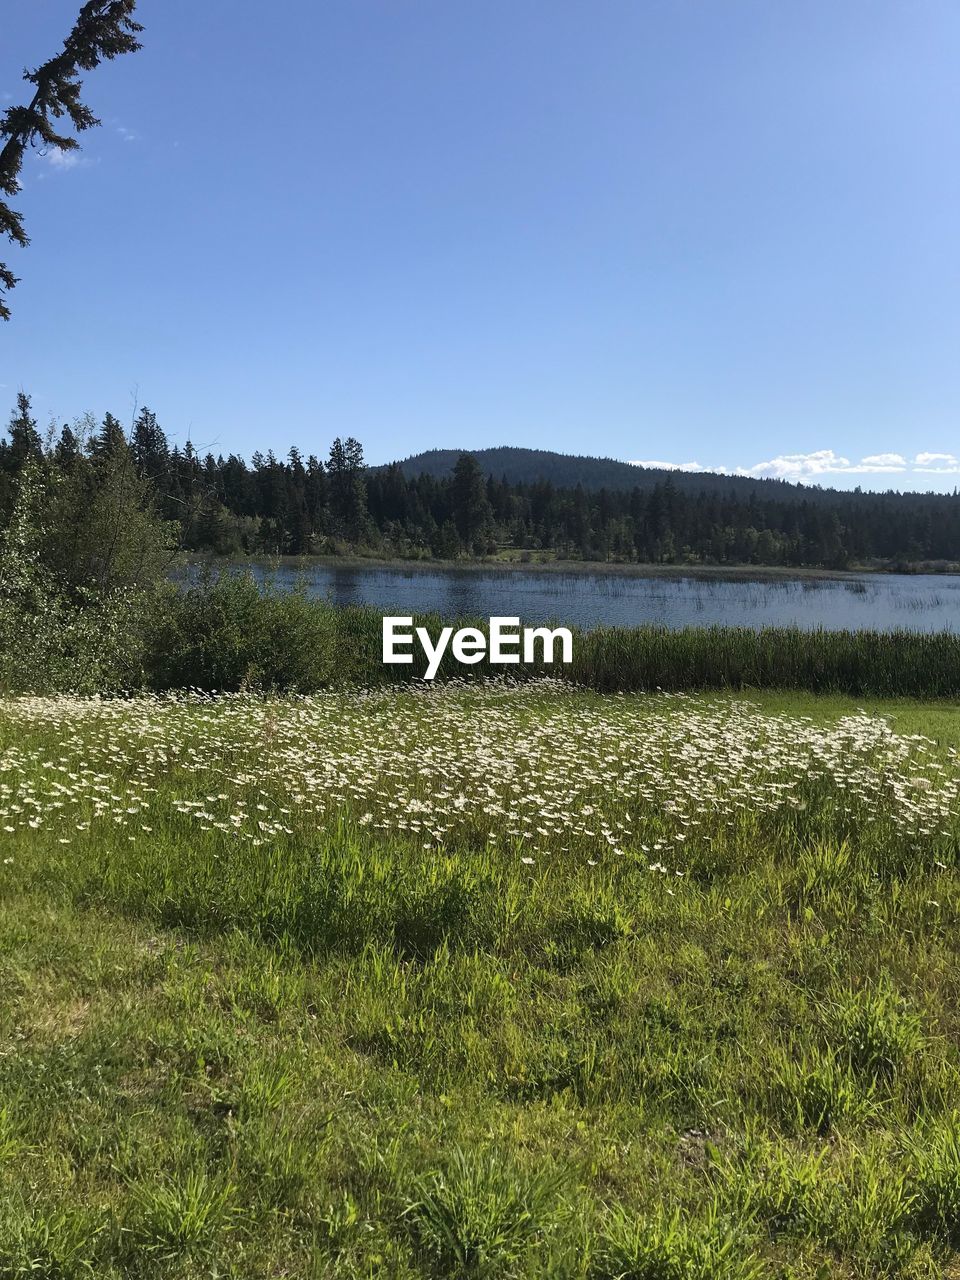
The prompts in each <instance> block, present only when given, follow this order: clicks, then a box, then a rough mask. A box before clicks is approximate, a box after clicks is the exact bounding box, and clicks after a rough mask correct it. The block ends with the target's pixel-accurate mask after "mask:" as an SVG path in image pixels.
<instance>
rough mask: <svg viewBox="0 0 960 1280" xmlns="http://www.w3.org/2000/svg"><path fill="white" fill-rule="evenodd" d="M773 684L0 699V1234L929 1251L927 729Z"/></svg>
mask: <svg viewBox="0 0 960 1280" xmlns="http://www.w3.org/2000/svg"><path fill="white" fill-rule="evenodd" d="M776 705H777V704H776V702H774V703H773V704H772V705H770V706H754V705H752V704H751V703H750V702H744V701H742V700H740V699H737V698H733V697H730V696H725V697H720V698H716V697H704V696H702V695H699V696H690V697H688V696H680V697H678V696H666V695H659V696H653V697H650V696H628V697H625V698H613V699H611V698H600V697H598V696H596V695H593V694H589V693H584V692H578V691H576V690H573V689H571V688H570V687H569V686H565V685H558V684H554V683H550V684H546V685H545V684H542V683H540V684H530V685H527V686H525V687H523V688H511V687H505V686H496V685H491V684H489V683H488V684H485V685H481V686H477V687H475V688H473V687H457V686H455V685H452V684H447V685H445V686H439V685H438V686H435V687H434V688H433V689H431V690H427V691H424V690H421V691H419V692H413V691H406V690H402V689H385V690H381V691H379V692H368V693H365V694H363V693H358V692H349V691H347V692H343V693H330V694H324V695H320V696H318V697H313V698H287V699H284V698H280V699H277V698H260V697H256V696H252V695H243V696H239V697H233V698H222V699H210V698H205V697H198V696H193V697H179V698H156V697H152V698H140V699H135V700H132V701H125V700H114V701H99V702H98V701H92V702H91V701H89V700H85V699H74V698H67V697H54V698H46V699H37V698H26V699H18V700H8V701H6V702H3V703H0V842H2V847H0V852H2V855H3V856H2V858H0V882H2V886H3V893H2V896H0V940H2V951H3V955H4V961H3V965H2V968H0V973H2V981H3V985H4V991H5V999H4V1001H3V1002H2V1008H0V1034H2V1041H3V1046H4V1052H3V1055H2V1057H0V1116H2V1160H0V1186H2V1189H3V1194H2V1203H3V1210H2V1213H0V1269H2V1270H3V1272H4V1274H8V1275H11V1276H19V1275H24V1276H25V1275H27V1274H39V1275H46V1276H58V1277H70V1278H72V1277H77V1278H79V1277H81V1276H86V1275H91V1274H94V1275H97V1276H105V1277H109V1276H116V1277H119V1276H121V1275H129V1274H131V1270H136V1273H137V1274H138V1275H145V1276H151V1275H153V1276H158V1277H160V1276H164V1277H166V1276H170V1277H188V1276H189V1277H192V1276H199V1275H209V1276H213V1275H232V1276H236V1277H254V1276H262V1275H267V1274H269V1275H280V1274H283V1275H288V1276H291V1277H319V1276H330V1277H333V1276H336V1277H347V1278H349V1277H358V1278H359V1277H370V1276H373V1275H391V1276H395V1277H398V1278H400V1280H404V1278H409V1280H414V1278H415V1277H424V1278H426V1277H451V1278H453V1277H464V1276H485V1277H490V1278H491V1280H494V1278H495V1280H509V1278H510V1277H530V1278H531V1280H532V1278H533V1277H537V1276H544V1275H550V1276H556V1277H560V1278H561V1280H564V1278H570V1280H575V1278H576V1280H615V1278H616V1280H625V1278H628V1277H629V1278H631V1280H753V1278H754V1277H756V1278H758V1280H759V1277H771V1278H778V1280H787V1278H789V1280H814V1277H817V1278H821V1277H827V1276H829V1277H849V1278H850V1280H853V1278H854V1277H860V1278H863V1280H865V1278H866V1277H880V1276H886V1277H909V1278H910V1280H921V1278H923V1280H933V1278H934V1277H940V1276H942V1275H944V1274H948V1273H949V1268H950V1266H951V1265H952V1260H954V1259H955V1258H956V1252H955V1251H956V1248H957V1245H958V1242H960V1117H958V1114H957V1110H956V1108H957V1099H958V1086H960V1022H958V1019H957V1016H956V1010H957V1008H958V1000H957V991H956V989H955V988H956V981H955V975H956V974H957V972H960V964H958V961H960V955H958V947H960V942H958V939H960V930H958V927H957V926H958V923H960V874H958V861H957V853H958V826H957V797H958V780H960V775H958V769H957V747H958V745H960V727H958V725H957V723H956V720H955V718H953V719H951V717H950V716H949V715H947V714H946V712H945V711H944V712H942V713H941V712H940V711H937V710H936V709H934V711H933V715H934V718H935V720H936V728H935V730H934V731H933V733H932V734H931V735H925V734H924V733H923V732H922V731H923V729H924V728H926V727H928V725H929V717H930V712H929V711H928V709H927V708H926V707H923V706H919V705H914V706H911V705H910V704H896V705H895V706H890V707H884V706H878V707H875V708H872V712H873V714H871V715H869V716H867V715H864V714H862V713H860V712H859V711H858V710H857V705H856V703H852V702H846V701H843V700H836V699H834V700H823V699H821V700H817V699H814V698H810V697H806V696H804V697H801V696H799V695H794V696H793V698H792V700H791V702H790V710H789V714H786V713H784V712H782V711H777V710H776V709H775V708H776ZM884 711H885V712H887V713H888V714H889V715H890V718H891V719H890V723H888V722H887V721H886V720H884V719H881V718H879V717H878V715H877V714H876V713H877V712H884ZM934 737H935V738H936V740H934Z"/></svg>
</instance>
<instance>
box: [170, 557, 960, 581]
mask: <svg viewBox="0 0 960 1280" xmlns="http://www.w3.org/2000/svg"><path fill="white" fill-rule="evenodd" d="M182 563H185V564H207V565H211V566H224V567H225V566H228V565H235V566H238V567H243V566H245V565H246V566H250V567H251V568H252V567H255V566H256V567H259V568H261V569H273V568H284V569H302V570H304V571H306V572H309V571H310V570H311V569H313V568H316V569H367V570H370V571H372V572H375V571H377V570H390V571H391V572H403V573H407V572H409V573H438V572H440V573H443V572H449V571H451V570H456V571H458V572H468V573H561V574H580V575H583V576H585V577H593V576H610V577H628V578H694V579H698V578H699V579H707V580H709V579H715V578H728V579H732V580H735V581H737V580H739V581H744V580H764V579H773V580H777V579H824V580H834V581H837V580H839V581H843V580H850V579H852V578H859V577H862V576H864V575H865V574H869V575H875V576H885V575H889V574H906V575H909V576H911V577H917V576H928V577H943V576H944V575H947V574H957V573H960V565H946V566H944V567H936V568H934V567H932V566H926V565H916V566H914V565H907V566H897V567H892V566H877V565H860V566H856V567H852V568H849V569H821V568H815V567H811V566H796V567H795V566H788V565H757V564H742V565H729V564H724V565H702V564H628V563H618V562H613V561H593V560H556V559H551V560H507V559H498V558H495V557H492V556H491V557H489V558H487V559H469V560H468V559H458V560H404V559H402V558H400V557H395V558H391V557H388V556H383V557H375V556H370V557H367V556H362V555H353V554H351V555H342V556H340V555H314V556H207V555H200V554H196V555H185V556H184V557H183V561H182Z"/></svg>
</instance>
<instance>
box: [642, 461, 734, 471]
mask: <svg viewBox="0 0 960 1280" xmlns="http://www.w3.org/2000/svg"><path fill="white" fill-rule="evenodd" d="M630 465H631V467H652V468H654V469H656V470H657V471H717V470H722V469H723V468H718V467H701V465H700V463H699V462H639V461H636V460H633V459H631V462H630Z"/></svg>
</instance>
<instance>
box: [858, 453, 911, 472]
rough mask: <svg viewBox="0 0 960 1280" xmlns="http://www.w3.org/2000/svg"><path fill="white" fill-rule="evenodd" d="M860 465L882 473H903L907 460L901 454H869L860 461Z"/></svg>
mask: <svg viewBox="0 0 960 1280" xmlns="http://www.w3.org/2000/svg"><path fill="white" fill-rule="evenodd" d="M860 465H861V467H876V468H877V469H878V470H882V471H888V470H889V471H905V470H906V466H907V460H906V458H905V457H904V456H903V454H902V453H871V454H868V455H867V457H865V458H861V459H860Z"/></svg>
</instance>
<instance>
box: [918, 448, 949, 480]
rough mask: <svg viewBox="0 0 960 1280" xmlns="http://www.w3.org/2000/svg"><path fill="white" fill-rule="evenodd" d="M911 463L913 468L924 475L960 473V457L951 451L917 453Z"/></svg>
mask: <svg viewBox="0 0 960 1280" xmlns="http://www.w3.org/2000/svg"><path fill="white" fill-rule="evenodd" d="M913 464H914V470H916V471H918V472H922V473H923V474H924V475H932V476H955V475H960V458H958V457H957V456H956V454H953V453H918V454H917V456H916V457H915V458H914V460H913Z"/></svg>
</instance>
